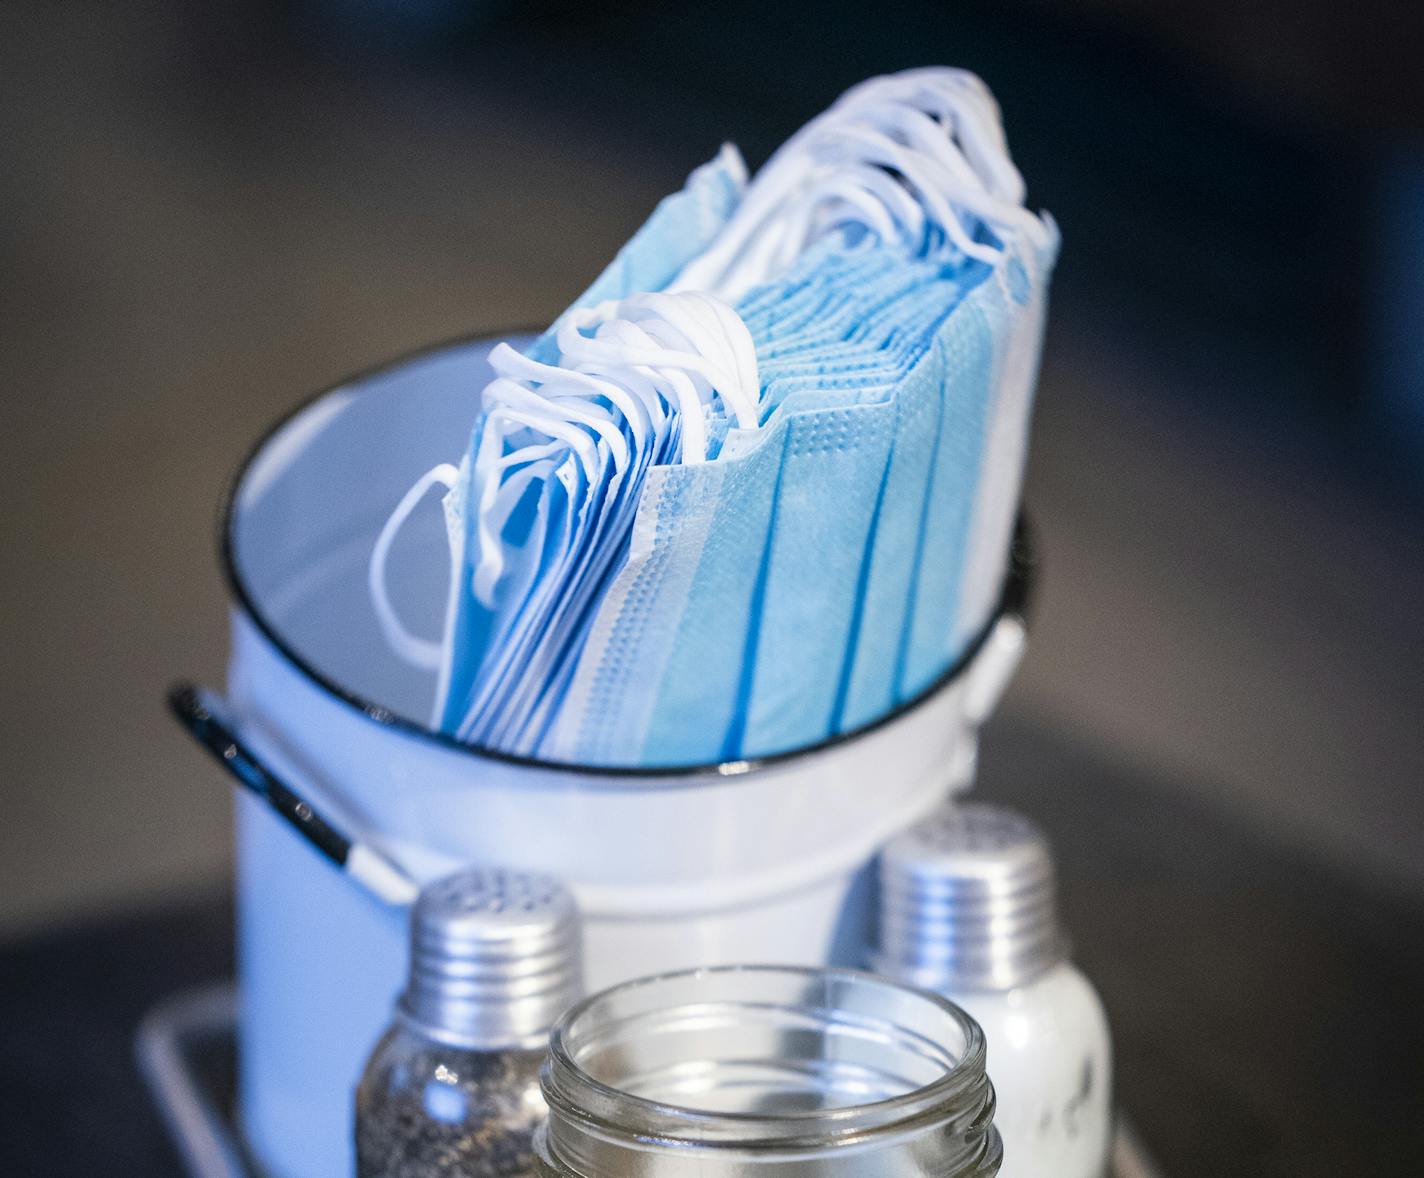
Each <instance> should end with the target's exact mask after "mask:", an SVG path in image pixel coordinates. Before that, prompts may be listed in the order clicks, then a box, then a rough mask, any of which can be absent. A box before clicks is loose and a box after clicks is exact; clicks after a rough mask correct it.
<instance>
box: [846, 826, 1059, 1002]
mask: <svg viewBox="0 0 1424 1178" xmlns="http://www.w3.org/2000/svg"><path fill="white" fill-rule="evenodd" d="M1067 955H1068V946H1067V942H1066V938H1065V937H1064V934H1063V930H1062V927H1061V926H1060V925H1059V923H1058V904H1057V883H1056V879H1055V871H1054V866H1053V858H1052V854H1051V852H1050V851H1049V847H1048V840H1047V839H1046V838H1045V837H1044V835H1043V832H1042V831H1040V830H1039V828H1038V827H1037V826H1035V825H1034V824H1033V823H1032V822H1030V821H1029V820H1028V819H1027V818H1024V817H1023V816H1022V815H1020V814H1016V813H1015V812H1014V811H1012V810H1008V809H1005V808H1003V807H1000V806H989V805H983V804H977V803H975V804H968V805H965V804H958V805H956V804H951V805H947V806H944V807H943V808H941V809H939V810H937V811H935V813H933V814H931V815H930V816H929V817H928V818H926V819H924V820H923V821H921V822H919V823H917V824H916V825H915V826H912V827H911V828H910V829H909V830H907V831H906V832H905V833H904V834H902V835H900V836H899V837H897V838H896V839H894V840H893V841H892V842H891V843H890V844H889V845H888V846H886V848H885V850H884V851H883V852H882V854H881V859H880V951H879V953H877V954H876V955H875V957H874V959H873V962H872V968H873V969H875V971H876V972H877V973H881V974H884V975H885V976H887V977H890V978H894V979H895V980H897V981H901V982H906V983H909V984H910V985H914V986H920V987H922V988H924V989H928V990H937V991H956V990H1007V989H1011V988H1013V987H1014V986H1020V985H1023V984H1024V983H1026V982H1029V981H1032V980H1033V979H1034V978H1036V977H1038V976H1039V975H1040V974H1042V973H1044V972H1045V971H1047V970H1048V969H1050V968H1051V967H1053V966H1054V965H1056V964H1057V963H1058V962H1060V961H1062V960H1063V959H1064V958H1065V957H1066V956H1067Z"/></svg>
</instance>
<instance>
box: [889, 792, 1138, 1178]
mask: <svg viewBox="0 0 1424 1178" xmlns="http://www.w3.org/2000/svg"><path fill="white" fill-rule="evenodd" d="M880 880H881V899H880V921H881V925H880V952H879V953H878V954H877V955H876V957H875V959H874V961H873V963H872V965H873V968H874V969H875V970H876V972H877V973H881V974H884V975H885V976H887V977H890V978H894V979H895V980H897V981H901V982H906V983H909V984H911V985H915V986H919V987H921V988H923V989H927V990H933V991H935V992H936V993H939V994H942V995H944V996H945V997H947V998H949V999H951V1000H952V1001H953V1002H955V1003H957V1004H959V1005H960V1006H962V1007H963V1008H964V1009H965V1010H967V1011H968V1012H969V1013H970V1014H971V1015H973V1017H974V1018H975V1019H977V1020H978V1021H979V1024H980V1025H981V1026H982V1027H983V1028H984V1035H985V1038H986V1040H987V1041H988V1048H989V1054H988V1072H989V1077H990V1079H991V1080H992V1081H993V1083H994V1089H995V1092H996V1093H997V1096H998V1108H997V1111H996V1113H995V1116H994V1124H995V1125H996V1126H998V1129H999V1132H1000V1134H1001V1136H1002V1137H1003V1141H1004V1164H1003V1168H1002V1169H1001V1170H1000V1172H999V1178H1102V1176H1103V1175H1104V1174H1105V1173H1106V1170H1107V1164H1108V1153H1109V1148H1110V1144H1111V1140H1112V1093H1111V1089H1112V1045H1111V1040H1110V1037H1109V1034H1108V1024H1107V1017H1106V1015H1105V1014H1104V1012H1103V1006H1102V1003H1101V1002H1100V1001H1099V999H1098V995H1097V993H1096V991H1095V990H1094V989H1093V987H1092V984H1091V983H1090V982H1089V981H1088V979H1087V978H1085V977H1084V976H1083V974H1082V973H1081V972H1079V970H1078V969H1077V968H1076V967H1075V966H1074V965H1073V964H1072V963H1071V962H1070V961H1069V960H1068V947H1067V941H1066V938H1065V937H1064V935H1063V930H1062V927H1061V926H1060V924H1059V922H1058V911H1057V903H1056V881H1055V873H1054V867H1053V860H1052V857H1051V855H1050V852H1049V849H1048V843H1047V840H1046V839H1045V838H1044V837H1043V834H1042V832H1041V831H1039V829H1038V828H1037V827H1036V826H1034V825H1033V824H1032V823H1031V822H1029V821H1028V820H1027V819H1026V818H1023V817H1022V816H1020V815H1018V814H1015V813H1014V812H1013V811H1011V810H1006V809H1003V808H1001V807H997V806H987V805H977V804H975V805H952V806H947V807H945V808H943V809H941V810H939V811H937V812H936V813H934V814H933V815H931V816H930V817H929V818H927V819H925V820H924V821H923V822H920V823H919V824H918V825H916V826H914V827H912V828H911V829H910V830H908V831H906V832H905V833H904V834H903V835H901V836H900V837H898V838H897V839H895V840H894V841H893V842H891V843H890V844H889V846H887V847H886V849H885V851H884V854H883V855H882V858H881V869H880Z"/></svg>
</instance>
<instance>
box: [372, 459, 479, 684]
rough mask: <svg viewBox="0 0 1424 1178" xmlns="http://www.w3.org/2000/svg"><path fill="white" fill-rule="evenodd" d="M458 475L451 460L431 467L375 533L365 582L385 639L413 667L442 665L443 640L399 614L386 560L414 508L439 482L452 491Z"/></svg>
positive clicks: (429, 667)
mask: <svg viewBox="0 0 1424 1178" xmlns="http://www.w3.org/2000/svg"><path fill="white" fill-rule="evenodd" d="M459 477H460V472H459V470H457V469H456V468H455V467H454V466H452V465H451V464H450V463H448V462H442V463H441V464H440V465H439V466H435V467H432V468H431V469H430V470H428V471H426V472H425V473H424V474H423V475H421V476H420V478H418V479H417V480H416V481H415V484H414V485H413V486H412V487H411V488H410V490H409V491H407V492H406V493H405V495H404V497H402V499H401V501H400V502H399V503H398V504H396V509H395V510H394V511H393V512H391V514H390V516H389V517H388V518H387V519H386V522H385V524H384V525H383V526H382V528H381V534H380V535H379V536H377V537H376V546H375V547H374V548H372V549H371V560H370V563H369V564H368V565H367V566H366V584H367V587H368V589H369V590H370V593H371V605H372V606H373V607H374V608H375V611H376V621H377V622H379V623H380V626H381V633H382V634H384V635H385V638H386V642H387V643H388V644H389V645H390V648H391V650H392V651H394V652H395V654H396V655H397V656H398V657H400V658H402V659H404V660H405V661H406V662H407V663H409V664H410V665H411V666H413V667H419V668H420V669H421V670H422V671H434V670H438V669H439V667H440V659H441V654H442V644H441V643H440V642H438V641H433V640H431V639H429V638H417V637H416V636H415V635H414V634H412V633H411V632H410V631H409V630H407V629H406V628H405V623H403V622H402V621H401V620H400V618H399V617H398V616H397V615H396V611H395V607H394V606H392V605H391V597H390V592H389V590H388V588H387V586H386V561H387V559H388V558H389V556H390V553H391V544H392V543H393V542H394V541H395V538H396V533H397V532H399V531H400V530H401V528H402V527H403V526H404V524H405V521H406V520H407V519H409V518H410V514H411V512H413V511H414V510H415V508H416V506H417V504H419V503H420V501H421V499H423V498H424V497H425V493H426V492H427V491H428V490H430V488H431V487H433V486H434V485H435V484H436V483H439V484H440V485H442V486H443V487H444V488H445V490H446V491H450V490H451V489H453V488H454V486H455V482H456V480H457V479H458V478H459ZM451 556H452V559H453V556H454V554H453V553H452V554H451Z"/></svg>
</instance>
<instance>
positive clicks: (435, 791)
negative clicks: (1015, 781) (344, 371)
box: [226, 342, 1023, 1178]
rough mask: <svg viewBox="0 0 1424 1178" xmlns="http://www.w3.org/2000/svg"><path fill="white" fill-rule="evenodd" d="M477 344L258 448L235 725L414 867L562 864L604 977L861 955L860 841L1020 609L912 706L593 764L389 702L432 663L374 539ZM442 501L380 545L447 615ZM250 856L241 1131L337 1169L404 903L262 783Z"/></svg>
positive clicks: (406, 595)
mask: <svg viewBox="0 0 1424 1178" xmlns="http://www.w3.org/2000/svg"><path fill="white" fill-rule="evenodd" d="M487 350H488V344H487V343H481V342H475V343H467V344H459V345H453V346H451V347H449V348H444V349H440V350H438V351H436V352H433V353H429V354H427V355H425V356H422V357H418V358H416V359H414V360H411V361H407V362H405V363H402V364H401V365H398V366H396V367H394V368H391V369H387V370H385V371H383V372H380V373H377V374H375V375H373V376H370V377H365V378H362V379H360V380H358V381H355V382H352V383H351V384H348V385H346V386H343V387H342V388H340V389H337V390H335V391H334V392H332V393H328V394H326V395H325V396H323V397H321V398H319V399H317V400H316V401H314V402H311V403H310V404H309V405H308V406H306V407H305V408H303V409H302V410H300V411H299V412H298V413H297V414H295V415H294V416H293V417H291V418H290V419H288V420H287V421H286V422H285V423H283V424H282V425H281V426H280V427H279V428H278V429H277V430H276V431H275V432H274V433H273V434H272V435H270V436H269V438H268V439H267V440H266V441H265V442H264V443H263V445H262V446H261V447H260V448H259V450H258V451H257V452H256V454H255V455H254V457H253V458H252V460H250V461H249V463H248V464H247V465H246V467H245V468H244V471H243V473H242V476H241V479H240V482H239V484H238V486H237V488H236V490H235V493H234V498H233V502H232V505H231V511H230V516H229V521H228V530H227V535H226V552H227V556H228V560H229V572H230V575H231V577H232V579H233V584H234V590H235V592H236V595H237V597H238V605H237V606H236V607H235V608H234V610H233V615H232V661H231V664H230V669H229V680H228V688H229V695H230V703H231V708H232V712H233V715H234V717H235V719H236V721H237V722H238V725H239V726H240V728H241V732H242V736H243V738H244V741H245V742H246V743H247V744H249V745H250V746H251V748H252V749H253V750H254V751H255V752H256V753H257V754H258V755H259V756H260V757H262V758H263V759H264V760H266V761H267V762H268V763H269V764H270V766H271V768H272V769H273V770H275V771H276V772H277V773H279V775H281V776H283V777H285V778H286V779H287V780H289V781H290V782H291V783H292V784H293V785H294V786H296V787H297V788H298V790H299V791H301V792H303V793H306V794H308V795H309V796H310V798H311V800H312V801H313V802H315V803H317V804H318V806H319V808H322V809H324V810H325V811H327V812H328V813H329V814H330V815H332V816H334V817H339V818H340V819H341V821H342V822H343V824H345V825H347V826H348V827H350V828H351V829H353V830H356V831H359V832H360V833H361V834H362V835H363V836H364V837H366V838H367V839H368V840H369V841H371V842H374V843H376V844H377V845H379V846H381V847H383V848H384V849H385V850H387V851H388V852H389V853H390V854H391V855H392V856H393V857H394V858H396V859H397V860H398V861H399V862H401V863H402V864H404V865H405V866H406V867H407V868H408V869H409V870H410V871H411V872H412V874H413V875H415V876H416V877H417V878H418V879H420V880H422V881H424V880H427V879H431V878H434V877H436V876H438V875H440V874H443V873H445V872H447V871H450V870H453V869H455V868H457V867H459V866H461V865H464V864H470V863H487V864H499V865H504V866H511V867H517V868H528V869H536V870H541V871H549V872H552V873H554V874H556V875H558V876H560V877H561V878H563V879H564V880H566V881H567V882H568V883H569V884H570V886H571V887H572V888H573V890H574V893H575V895H576V896H577V897H578V900H579V904H580V907H581V909H582V911H583V914H584V917H585V921H586V926H585V949H586V955H587V963H588V984H589V987H590V988H591V989H598V988H602V987H604V986H607V985H610V984H612V983H614V982H618V981H622V980H626V979H628V978H632V977H637V976H641V975H645V974H649V973H654V972H658V971H662V970H668V969H680V968H684V967H688V966H695V965H714V964H732V963H739V962H782V963H800V964H821V963H826V962H828V961H829V962H834V963H836V964H851V965H859V964H860V963H861V961H862V960H863V957H864V953H865V948H866V938H867V933H868V927H867V926H868V922H869V912H870V908H869V904H868V899H869V897H868V894H867V886H866V885H867V882H868V877H869V873H867V872H865V870H864V869H865V868H866V867H867V865H868V864H869V861H870V860H871V858H872V857H873V855H874V853H875V851H876V850H877V849H878V847H879V846H880V845H881V844H882V843H883V842H885V841H886V840H887V839H888V838H890V837H891V836H893V835H894V834H896V833H897V832H898V831H900V830H901V829H903V828H904V827H906V826H908V825H909V824H911V823H912V822H914V821H916V820H917V819H919V818H920V817H922V816H923V815H924V814H926V813H927V812H928V811H929V810H931V809H932V808H933V807H934V806H936V805H937V804H939V802H940V801H941V800H942V799H943V798H944V797H945V795H946V794H947V793H949V792H950V791H952V790H954V789H957V788H960V787H963V786H964V785H966V784H967V783H968V781H969V779H970V776H971V775H972V772H973V764H974V749H975V738H974V733H975V729H976V727H977V725H978V723H979V722H980V721H981V720H982V719H983V717H984V716H985V715H987V713H988V712H989V711H990V710H991V709H992V706H993V704H994V703H995V702H996V701H997V698H998V695H999V692H1000V691H1001V690H1002V688H1003V686H1004V685H1005V684H1006V682H1007V680H1008V678H1009V676H1010V675H1011V674H1012V671H1013V668H1014V666H1015V665H1016V664H1017V660H1018V656H1019V654H1020V652H1021V649H1022V641H1023V628H1022V624H1021V621H1020V620H1019V619H1018V617H1017V616H1016V615H1010V614H1004V615H1001V616H1000V618H999V619H998V620H997V623H996V624H995V626H994V627H993V628H992V629H991V631H990V632H989V634H988V637H987V639H986V641H984V642H983V643H982V645H980V646H979V648H978V650H977V652H976V654H975V656H974V658H973V659H972V660H971V661H969V662H968V663H967V664H966V665H965V666H964V667H963V668H962V669H961V670H960V672H959V673H958V674H954V675H951V676H948V677H946V679H945V680H944V681H942V682H941V684H940V685H939V686H938V687H937V688H936V689H935V690H933V691H931V692H929V693H927V694H926V695H925V696H924V697H922V699H921V700H920V701H918V702H917V703H916V704H914V705H913V706H911V707H908V708H906V709H904V710H902V711H900V712H898V713H896V714H895V715H894V716H892V717H889V718H887V719H886V720H885V721H883V722H881V723H879V724H877V725H874V726H871V727H870V728H868V729H865V730H863V731H861V732H860V733H858V734H855V735H853V736H850V737H848V738H845V739H841V740H837V741H834V742H830V743H828V744H825V745H822V746H817V747H816V748H813V749H810V750H807V751H806V752H804V753H798V754H795V755H791V756H786V757H779V758H773V759H770V760H767V761H761V762H752V763H746V762H736V763H732V764H728V765H722V766H708V767H703V768H701V769H697V770H687V771H684V770H673V771H668V772H665V773H662V772H659V773H647V772H642V773H637V772H629V773H616V772H607V771H591V770H588V769H581V768H578V767H561V766H555V765H547V764H537V763H531V762H521V761H516V760H511V759H505V758H498V757H491V756H486V755H481V754H479V753H477V752H474V751H472V750H469V749H466V748H462V747H459V746H457V745H454V744H451V743H449V742H445V741H443V740H441V739H439V738H436V737H433V736H432V735H430V734H429V733H428V732H423V731H420V730H418V725H412V724H403V723H401V722H399V721H398V720H394V719H393V717H409V718H416V719H420V718H424V717H425V715H426V714H427V712H428V710H429V707H430V693H431V691H432V689H433V684H432V683H431V682H430V679H429V677H428V676H425V675H422V674H420V673H418V672H415V671H412V670H410V669H409V668H408V667H406V666H405V665H404V664H402V663H400V662H399V661H398V660H397V659H396V658H395V657H394V656H392V655H391V654H390V653H389V651H388V650H387V649H386V646H385V643H384V641H383V639H382V638H381V636H380V632H379V629H378V626H377V623H376V619H375V616H374V612H373V610H372V608H371V606H370V603H369V601H368V600H367V598H366V578H365V562H366V559H367V557H368V556H369V553H370V549H371V545H372V543H373V542H374V539H375V536H376V533H377V532H378V530H379V528H380V526H381V524H382V523H383V522H384V520H385V517H386V515H387V514H388V513H389V511H390V510H391V508H392V507H393V505H394V504H395V503H396V502H397V501H398V500H399V498H400V496H401V495H402V494H403V493H404V491H405V490H406V488H407V487H408V486H410V485H411V484H412V483H413V482H414V481H415V479H416V478H417V477H418V476H419V475H420V474H421V473H422V472H423V471H424V470H425V469H427V468H428V467H429V466H431V465H433V464H434V463H435V462H437V461H442V460H458V457H459V453H458V447H459V446H460V445H461V444H462V442H463V440H464V439H465V438H466V437H467V436H468V431H469V427H470V425H471V423H472V421H473V419H474V416H475V412H476V409H477V404H478V395H479V390H480V389H481V387H482V386H483V384H484V383H485V381H486V380H487V379H488V376H489V372H488V368H487V365H486V364H485V360H484V357H485V354H486V352H487ZM443 526H444V525H443V522H442V520H441V518H440V512H439V509H438V505H437V504H435V503H434V502H432V503H431V504H430V505H429V509H428V511H423V512H419V513H417V516H416V517H415V519H414V520H413V521H412V529H413V530H415V531H416V532H417V533H418V532H419V531H420V530H421V529H430V530H428V531H426V532H425V534H424V535H423V536H421V535H417V536H416V537H415V538H414V539H413V540H411V542H410V547H409V549H408V550H406V552H405V553H404V555H403V554H402V551H401V549H400V545H399V544H398V546H397V550H396V552H395V553H393V556H392V568H393V571H394V572H395V574H396V575H395V578H394V580H395V583H394V585H393V596H394V598H395V601H396V604H397V606H398V608H400V609H401V611H402V612H403V613H404V614H405V615H406V616H408V617H409V618H411V619H412V622H411V624H412V628H413V629H415V630H416V631H417V632H424V633H427V634H429V635H431V636H432V637H433V636H434V632H435V628H436V626H435V619H437V618H438V617H440V615H441V611H442V608H443V602H442V601H441V600H439V598H440V596H441V595H442V594H443V586H444V585H445V583H446V570H445V568H444V567H443V565H442V566H441V567H439V568H436V567H432V565H431V563H430V558H431V556H432V554H433V555H434V556H439V557H440V558H441V559H442V560H443V552H444V544H443V539H439V537H440V536H441V535H442V534H443ZM432 541H438V542H432ZM422 554H423V555H424V558H423V559H422ZM361 701H374V703H375V704H376V705H379V707H375V706H372V705H363V703H362V702H361ZM237 870H238V889H237V896H238V922H239V972H240V981H241V994H242V1020H241V1028H240V1040H239V1046H240V1074H241V1079H240V1102H241V1115H242V1120H243V1124H244V1127H245V1131H246V1134H247V1137H248V1141H249V1143H250V1145H251V1147H252V1149H253V1151H254V1153H255V1154H256V1156H257V1158H258V1160H259V1161H260V1162H261V1163H262V1164H263V1165H264V1166H265V1168H266V1169H267V1170H268V1171H269V1172H270V1173H271V1174H272V1175H273V1176H274V1178H348V1176H349V1175H350V1174H351V1173H352V1170H353V1157H352V1152H351V1140H352V1125H351V1110H352V1093H353V1089H354V1086H355V1082H356V1079H357V1077H358V1075H359V1073H360V1069H361V1066H362V1064H363V1062H364V1060H365V1057H366V1055H367V1053H368V1052H369V1050H370V1048H371V1046H372V1044H373V1043H374V1041H375V1039H376V1037H377V1036H378V1034H379V1033H380V1031H381V1030H382V1028H383V1027H384V1026H385V1025H386V1023H387V1022H388V1021H389V1018H390V1013H391V1005H392V1002H393V1000H394V998H395V996H396V992H397V990H398V989H399V987H400V985H401V983H402V980H403V977H404V973H405V941H404V938H405V919H404V913H403V912H401V911H397V910H393V909H389V908H384V907H382V906H381V905H380V904H379V903H378V902H376V901H375V900H373V899H372V898H371V897H370V896H368V895H367V894H366V893H364V892H363V891H361V890H359V889H358V888H356V887H355V886H354V885H353V884H351V883H350V882H349V880H348V879H347V878H346V877H345V876H343V875H342V874H341V873H340V872H338V871H337V869H336V868H334V867H332V866H331V865H330V864H328V863H327V862H325V861H324V860H321V859H319V858H318V857H317V856H316V855H315V854H314V853H313V851H312V849H311V848H310V847H309V846H308V845H307V844H306V843H305V842H303V841H302V840H301V839H300V838H299V837H298V836H297V835H296V834H294V833H293V832H292V831H291V830H290V829H289V828H288V827H287V826H286V825H285V824H283V823H282V822H281V821H280V820H279V819H278V818H277V817H276V816H275V815H273V814H272V813H271V812H269V811H268V810H266V809H265V808H264V807H263V806H262V805H261V803H259V802H257V801H256V800H254V799H252V798H250V797H247V796H243V797H242V798H241V800H240V802H239V806H238V869H237Z"/></svg>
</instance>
